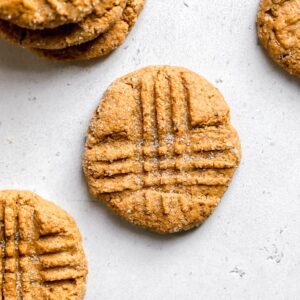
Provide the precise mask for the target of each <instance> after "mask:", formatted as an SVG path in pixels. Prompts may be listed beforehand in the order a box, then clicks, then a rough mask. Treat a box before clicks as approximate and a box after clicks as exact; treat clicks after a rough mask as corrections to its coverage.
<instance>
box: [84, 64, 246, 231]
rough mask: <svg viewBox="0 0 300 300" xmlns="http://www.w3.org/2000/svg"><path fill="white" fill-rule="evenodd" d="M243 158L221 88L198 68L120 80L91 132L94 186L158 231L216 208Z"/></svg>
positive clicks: (87, 169) (89, 170) (178, 227)
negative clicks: (199, 73)
mask: <svg viewBox="0 0 300 300" xmlns="http://www.w3.org/2000/svg"><path fill="white" fill-rule="evenodd" d="M239 162H240V143H239V138H238V135H237V133H236V131H235V130H234V129H233V127H232V126H231V124H230V112H229V108H228V106H227V104H226V103H225V101H224V99H223V97H222V95H221V94H220V92H219V91H218V90H217V89H216V88H214V87H213V86H212V85H211V84H209V83H208V82H207V81H206V80H205V79H204V78H202V77H200V76H199V75H197V74H195V73H193V72H191V71H189V70H186V69H183V68H178V67H169V66H156V67H155V66H153V67H147V68H145V69H142V70H139V71H136V72H134V73H131V74H129V75H127V76H125V77H122V78H121V79H118V80H116V81H115V82H114V83H113V84H112V85H111V86H110V87H109V88H108V90H107V92H106V93H105V95H104V97H103V99H102V103H101V104H100V106H99V107H98V109H97V111H96V112H95V114H94V116H93V118H92V121H91V123H90V127H89V130H88V134H87V142H86V148H85V154H84V158H83V168H84V173H85V176H86V179H87V183H88V187H89V190H90V193H91V195H92V196H94V197H95V198H98V199H100V200H102V201H104V203H106V204H107V205H108V206H109V207H110V208H111V209H112V210H113V211H114V212H116V213H117V214H118V215H120V216H121V217H123V218H125V219H126V220H128V221H129V222H131V223H134V224H136V225H139V226H142V227H145V228H148V229H151V230H153V231H156V232H159V233H173V232H178V231H182V230H187V229H191V228H193V227H195V226H198V225H200V224H201V223H203V222H204V221H205V220H206V219H207V218H208V217H209V215H210V214H211V213H212V212H213V210H214V209H215V208H216V206H217V204H218V203H219V201H220V199H221V197H222V195H223V194H224V192H225V191H226V189H227V187H228V185H229V183H230V181H231V179H232V176H233V173H234V171H235V169H236V167H237V166H238V164H239Z"/></svg>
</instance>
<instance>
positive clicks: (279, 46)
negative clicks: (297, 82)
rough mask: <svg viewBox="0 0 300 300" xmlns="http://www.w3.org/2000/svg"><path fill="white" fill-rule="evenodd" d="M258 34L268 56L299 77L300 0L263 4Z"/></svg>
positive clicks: (260, 10)
mask: <svg viewBox="0 0 300 300" xmlns="http://www.w3.org/2000/svg"><path fill="white" fill-rule="evenodd" d="M257 31H258V37H259V40H260V42H261V44H262V45H263V47H264V48H265V49H266V50H267V52H268V54H269V56H270V57H271V58H272V59H273V60H274V61H275V62H277V63H278V64H279V65H280V66H282V67H283V68H284V69H285V70H287V71H288V72H289V73H290V74H292V75H296V76H298V77H300V0H262V1H261V3H260V8H259V12H258V15H257Z"/></svg>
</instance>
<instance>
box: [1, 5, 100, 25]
mask: <svg viewBox="0 0 300 300" xmlns="http://www.w3.org/2000/svg"><path fill="white" fill-rule="evenodd" d="M99 1H100V0H30V1H27V0H0V19H3V20H6V21H9V22H11V23H13V24H16V25H18V26H20V27H24V28H28V29H44V28H54V27H58V26H60V25H63V24H67V23H75V22H79V21H80V20H82V19H83V18H84V17H85V16H87V15H88V14H89V13H91V12H92V11H93V9H94V5H95V4H98V3H99Z"/></svg>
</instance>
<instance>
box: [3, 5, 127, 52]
mask: <svg viewBox="0 0 300 300" xmlns="http://www.w3.org/2000/svg"><path fill="white" fill-rule="evenodd" d="M125 5H126V0H103V1H101V2H100V3H99V4H98V5H96V7H95V10H94V11H93V13H92V14H90V15H88V16H87V17H86V18H84V19H83V20H82V21H81V22H79V23H73V24H68V25H63V26H60V27H57V28H53V29H44V30H30V29H24V28H21V27H19V26H17V25H14V24H11V23H10V22H7V21H1V20H0V37H2V38H4V39H6V40H8V41H10V42H13V43H14V44H17V45H20V46H22V47H27V48H38V49H48V50H49V49H52V50H53V49H63V48H67V47H70V46H74V45H80V44H82V43H85V42H88V41H90V40H93V39H95V38H96V37H97V36H99V35H100V34H101V33H103V32H106V31H107V30H108V29H109V28H110V27H111V26H112V25H113V24H115V23H116V22H117V21H118V20H119V19H120V18H121V17H122V14H123V10H124V8H125Z"/></svg>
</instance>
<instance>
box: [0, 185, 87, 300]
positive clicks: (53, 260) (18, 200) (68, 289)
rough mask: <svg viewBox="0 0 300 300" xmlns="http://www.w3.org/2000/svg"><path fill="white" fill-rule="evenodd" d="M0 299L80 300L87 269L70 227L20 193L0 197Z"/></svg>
mask: <svg viewBox="0 0 300 300" xmlns="http://www.w3.org/2000/svg"><path fill="white" fill-rule="evenodd" d="M0 204H1V205H0V222H1V227H0V241H1V245H2V246H1V248H0V254H1V255H0V257H1V258H2V264H0V266H1V270H2V276H1V277H0V287H1V293H2V297H1V299H41V300H42V299H45V300H46V299H47V300H67V299H69V300H71V299H72V300H80V299H83V297H84V293H85V281H86V276H87V263H86V259H85V254H84V251H83V248H82V244H81V236H80V233H79V230H78V228H77V226H76V223H75V221H74V220H73V219H72V218H71V217H70V216H69V215H68V214H67V213H66V212H65V211H64V210H62V209H61V208H59V207H58V206H56V205H55V204H53V203H51V202H48V201H46V200H43V199H42V198H40V197H39V196H37V195H35V194H33V193H31V192H25V191H0Z"/></svg>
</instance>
